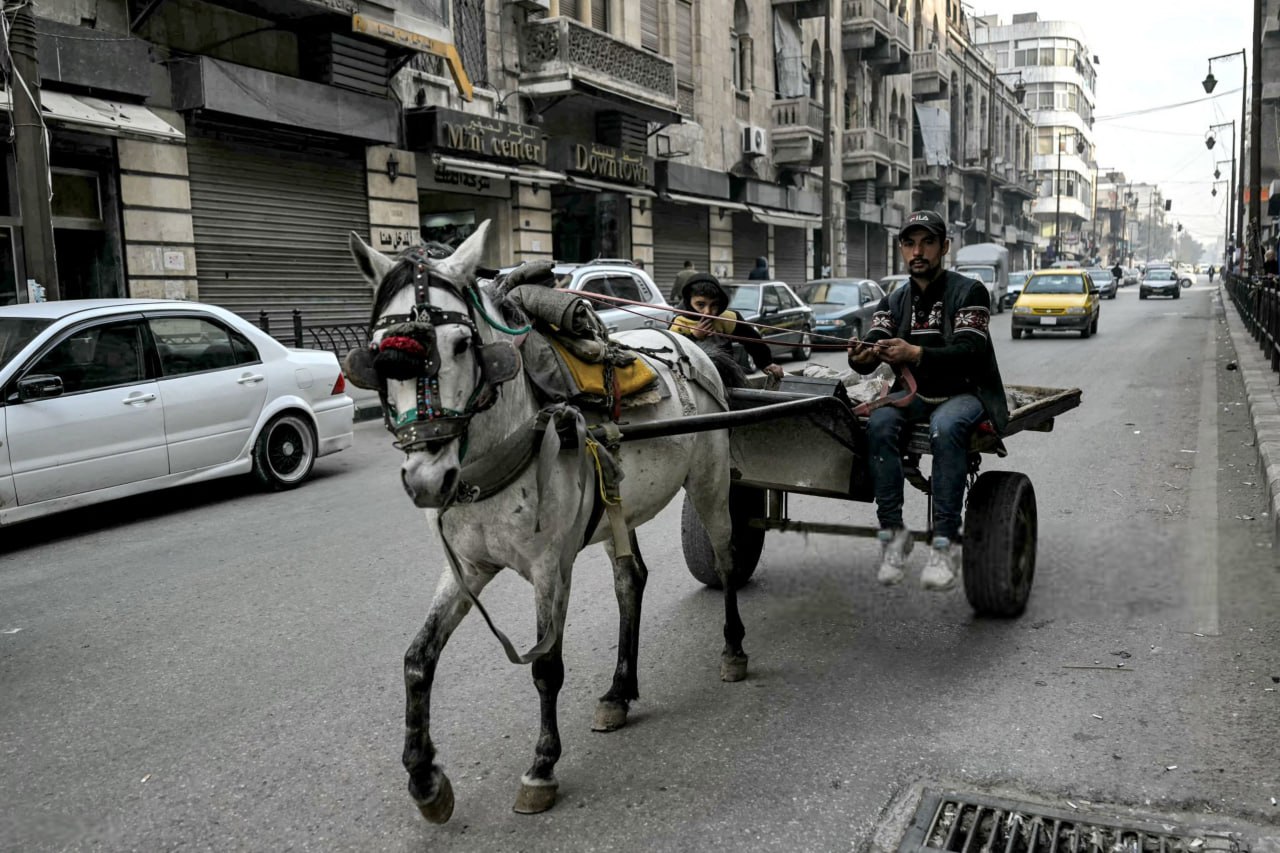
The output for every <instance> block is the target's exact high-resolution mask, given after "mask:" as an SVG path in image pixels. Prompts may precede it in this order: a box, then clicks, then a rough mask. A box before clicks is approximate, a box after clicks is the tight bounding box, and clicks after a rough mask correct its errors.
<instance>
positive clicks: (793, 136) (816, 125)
mask: <svg viewBox="0 0 1280 853" xmlns="http://www.w3.org/2000/svg"><path fill="white" fill-rule="evenodd" d="M772 136H773V161H774V162H775V163H777V164H778V165H789V166H793V165H804V166H808V165H812V164H813V163H815V162H817V161H818V160H820V159H821V157H822V104H821V103H820V102H818V101H815V100H814V99H813V98H808V97H804V98H784V99H782V100H778V101H774V102H773V134H772Z"/></svg>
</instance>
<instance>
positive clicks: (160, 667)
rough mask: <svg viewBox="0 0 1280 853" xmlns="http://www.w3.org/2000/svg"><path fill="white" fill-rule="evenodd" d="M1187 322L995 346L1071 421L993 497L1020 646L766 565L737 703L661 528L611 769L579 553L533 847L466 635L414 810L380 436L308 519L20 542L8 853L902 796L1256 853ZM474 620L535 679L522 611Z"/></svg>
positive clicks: (857, 823) (12, 647)
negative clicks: (1015, 809)
mask: <svg viewBox="0 0 1280 853" xmlns="http://www.w3.org/2000/svg"><path fill="white" fill-rule="evenodd" d="M1202 282H1203V279H1202ZM1182 297H1183V298H1182V299H1180V300H1178V301H1164V300H1150V301H1139V300H1138V298H1137V293H1136V288H1133V287H1129V288H1125V289H1124V290H1122V291H1121V293H1120V295H1119V298H1118V299H1115V300H1110V301H1107V302H1105V303H1104V304H1103V312H1102V318H1101V324H1100V334H1099V335H1098V336H1097V337H1094V338H1091V339H1089V340H1081V339H1079V338H1078V337H1076V336H1070V337H1066V336H1044V335H1037V336H1035V337H1034V338H1032V339H1024V340H1021V341H1012V340H1011V339H1010V335H1009V329H1008V323H1009V315H1008V313H1005V314H1003V315H999V316H997V317H996V318H995V320H994V338H995V340H996V342H997V348H998V352H999V356H1000V362H1001V367H1002V369H1003V372H1004V376H1005V379H1006V381H1007V382H1010V383H1021V384H1034V385H1043V386H1051V387H1070V386H1076V387H1080V388H1081V389H1083V392H1084V396H1083V404H1082V406H1081V407H1080V408H1079V409H1077V410H1075V411H1072V412H1070V413H1069V414H1068V415H1066V416H1064V417H1062V418H1060V419H1059V421H1058V424H1057V428H1056V429H1055V431H1054V432H1053V433H1051V434H1035V433H1032V434H1023V435H1018V436H1015V437H1012V438H1011V439H1010V440H1009V449H1010V451H1011V452H1010V455H1009V456H1008V458H1006V459H1003V460H998V459H992V458H988V460H987V462H986V464H985V467H987V468H1005V469H1010V470H1019V471H1023V472H1025V473H1026V474H1028V475H1029V476H1030V477H1031V479H1032V481H1033V483H1034V484H1035V489H1036V493H1037V498H1038V506H1039V518H1040V535H1039V559H1038V564H1037V575H1036V583H1035V588H1034V591H1033V594H1032V598H1031V603H1030V606H1029V608H1028V610H1027V612H1026V614H1025V615H1024V616H1023V617H1022V618H1020V619H1017V620H1013V621H988V620H977V619H975V618H974V617H973V615H972V614H971V611H970V609H969V607H968V605H967V603H966V601H965V599H964V596H963V593H961V592H958V591H957V592H952V593H946V594H930V593H926V592H924V591H922V590H920V589H919V587H918V586H917V585H916V583H915V580H916V576H917V574H918V571H919V569H920V568H921V567H922V566H923V562H924V555H923V554H922V553H920V552H917V553H916V554H915V555H913V557H912V570H911V573H910V575H909V578H908V582H907V583H905V584H904V585H902V586H901V587H897V588H893V589H885V588H882V587H880V586H878V585H877V584H876V583H875V580H874V575H875V564H876V559H877V547H876V545H875V543H874V542H873V541H868V540H848V539H840V538H834V537H829V536H817V535H815V536H808V537H806V536H802V535H799V534H770V536H769V538H768V540H767V542H766V545H765V551H764V555H763V557H762V559H761V564H760V568H759V569H758V571H757V573H756V576H755V579H754V581H753V582H752V583H751V584H750V585H749V587H748V588H747V589H746V590H744V591H743V594H742V596H741V608H742V614H743V619H744V621H745V623H746V626H747V638H746V648H747V650H748V651H749V652H750V654H751V673H750V677H749V679H748V680H747V681H745V682H743V683H740V684H724V683H721V682H720V681H719V679H718V663H719V660H718V656H719V648H720V643H721V641H720V631H721V616H722V609H721V600H720V597H719V595H718V594H716V593H712V592H709V591H707V590H704V589H703V588H701V587H700V586H699V585H698V584H697V583H696V582H695V581H694V580H693V579H692V578H691V577H690V576H689V574H688V573H687V571H686V570H685V568H684V566H683V558H682V556H681V553H680V545H679V506H678V505H673V506H672V507H670V508H669V509H668V510H667V511H666V512H665V513H663V514H662V515H661V516H659V517H658V518H657V519H655V520H654V521H653V522H652V523H651V524H650V525H648V526H647V527H646V528H643V529H642V530H641V534H640V541H641V544H642V546H643V549H644V553H645V557H646V561H647V563H648V564H649V567H650V570H651V576H650V582H649V586H648V589H647V595H646V600H645V605H644V623H643V632H642V646H641V662H640V685H641V693H642V695H643V701H642V702H641V703H640V704H639V705H638V707H637V709H636V710H635V712H634V713H633V715H632V717H631V724H630V725H629V726H628V727H627V728H626V729H624V730H622V731H620V732H617V733H613V734H608V735H601V734H595V733H592V732H591V731H590V730H589V726H590V721H591V715H592V712H593V710H594V704H595V697H596V696H597V695H599V694H600V693H602V692H603V691H604V690H605V689H606V688H607V686H608V683H609V678H610V676H611V673H612V669H613V664H614V651H613V649H614V642H615V637H616V620H617V611H616V606H615V604H614V600H613V593H612V583H611V579H610V575H609V571H608V567H607V564H606V562H605V559H604V555H603V551H602V550H601V549H599V548H592V549H591V550H589V551H588V552H586V553H584V554H583V555H582V556H581V557H580V559H579V560H578V562H577V565H576V572H575V578H574V589H573V601H572V604H571V610H570V618H569V625H568V629H567V651H566V659H567V666H568V674H567V681H566V685H565V688H564V690H563V692H562V693H561V702H560V709H561V715H560V724H561V731H562V734H563V737H564V749H565V752H564V756H563V758H562V760H561V761H560V764H559V766H558V776H559V779H560V799H559V802H558V804H557V805H556V807H555V808H554V809H552V810H551V811H550V812H547V813H545V814H543V815H539V816H534V817H524V816H520V815H516V814H514V813H513V812H512V811H511V805H512V802H513V800H514V797H515V792H516V788H517V785H518V780H519V776H520V774H521V773H522V772H523V771H524V770H525V769H526V768H527V766H528V765H529V763H530V761H531V759H532V749H533V743H534V740H535V738H536V736H537V720H538V711H537V694H536V692H535V690H534V688H533V685H532V683H531V681H530V678H529V674H528V672H527V671H526V670H525V669H522V668H517V667H513V666H511V665H509V664H508V663H507V662H506V660H505V658H504V657H503V655H502V653H501V650H500V648H499V646H498V644H497V643H496V641H495V640H494V639H493V638H492V636H490V635H489V633H488V632H487V630H486V629H485V627H484V624H483V622H482V621H481V620H480V619H478V618H476V617H475V616H472V617H471V618H469V619H468V620H466V621H465V622H464V623H463V625H462V627H461V628H460V629H459V631H458V632H457V633H456V634H455V635H454V637H453V639H452V641H451V642H450V644H449V646H448V648H447V649H446V651H445V654H444V658H443V660H442V662H441V665H440V668H439V671H438V673H437V677H436V689H435V692H434V695H433V707H432V730H433V735H434V737H435V740H436V743H437V745H438V747H439V748H440V750H441V756H440V757H441V760H442V762H443V763H444V764H445V766H446V769H447V770H448V772H449V773H450V776H451V778H452V780H453V785H454V789H455V792H456V795H457V808H456V811H455V814H454V818H453V820H452V822H450V823H449V824H447V825H445V826H429V825H427V824H425V823H424V822H423V821H422V819H421V818H420V817H419V816H418V814H417V811H416V809H414V808H413V806H412V804H411V802H410V800H409V798H408V796H407V794H406V793H405V790H404V786H405V775H404V771H403V769H402V768H401V766H400V750H401V736H402V725H403V723H402V720H403V709H402V703H403V687H402V681H401V677H402V673H401V663H402V655H403V651H404V649H405V647H406V646H407V645H408V642H409V639H410V637H411V636H412V635H413V633H414V632H415V631H416V629H417V628H418V626H419V625H420V623H421V621H422V619H423V616H424V613H425V610H426V606H427V603H428V601H429V598H430V595H431V592H432V589H433V587H434V582H435V579H436V577H437V575H438V573H439V571H440V570H441V566H442V557H441V552H440V549H439V547H438V545H437V544H436V543H435V542H434V541H433V537H432V534H431V532H430V529H429V527H428V525H427V524H426V523H425V521H424V519H423V516H422V514H421V513H420V512H419V511H418V510H415V509H414V508H413V506H412V505H411V504H410V502H409V501H408V499H407V498H406V497H405V496H404V494H403V492H402V491H401V489H400V486H399V482H398V454H397V453H396V451H394V450H393V449H392V448H391V446H390V442H389V437H388V436H387V435H386V434H385V433H384V432H383V431H382V429H381V427H380V425H379V424H377V423H369V424H362V425H360V426H358V428H357V437H356V446H355V447H354V448H353V449H352V450H350V451H347V452H344V453H341V454H339V455H338V456H335V457H331V458H329V459H326V460H322V461H321V462H320V463H319V465H318V466H317V476H316V478H315V480H314V481H313V482H311V483H309V484H307V485H306V486H305V487H303V488H302V489H300V490H298V491H296V492H292V493H285V494H260V493H257V492H255V491H253V490H252V488H251V487H250V486H248V485H247V484H245V483H241V482H230V483H221V484H215V485H209V486H204V487H200V488H196V489H184V490H179V491H175V492H170V493H167V494H164V495H161V496H154V497H148V498H144V499H135V500H128V501H122V502H119V503H116V504H112V505H110V506H107V507H98V508H92V509H88V510H84V511H78V512H74V513H69V514H66V515H63V516H60V517H57V518H53V519H49V520H46V521H42V522H36V523H31V524H27V525H24V526H20V527H17V528H12V529H6V530H5V532H4V534H3V537H2V541H0V755H2V756H3V760H2V761H0V790H3V792H4V807H3V808H2V809H0V849H4V850H23V851H26V850H62V849H73V850H76V849H103V850H172V849H179V848H180V849H184V850H218V851H225V850H324V851H328V850H358V851H367V850H393V851H416V850H424V851H425V850H430V851H445V850H786V851H794V850H842V849H854V848H857V849H866V848H867V847H868V846H872V847H875V848H892V847H893V846H894V845H896V841H897V833H898V831H899V830H900V829H901V823H902V819H903V812H902V807H903V806H907V807H909V806H911V805H913V804H914V796H915V793H916V792H917V791H918V789H919V788H920V787H921V786H951V787H956V788H959V789H961V790H972V791H996V792H999V793H1002V794H1004V795H1007V796H1013V797H1017V798H1030V799H1034V800H1037V801H1041V802H1044V803H1049V804H1056V805H1057V806H1059V807H1063V804H1064V803H1066V802H1067V801H1070V802H1071V803H1074V804H1075V805H1077V806H1080V807H1081V808H1083V809H1085V810H1088V809H1091V808H1099V809H1104V810H1109V809H1111V808H1112V807H1131V808H1134V809H1136V810H1138V811H1139V812H1142V813H1148V814H1154V815H1180V814H1181V815H1184V816H1185V815H1188V814H1189V815H1192V816H1193V817H1192V819H1194V820H1195V821H1197V822H1200V823H1205V824H1208V825H1210V826H1224V827H1225V826H1232V827H1239V828H1241V829H1242V831H1244V832H1245V833H1246V840H1247V841H1248V843H1250V844H1251V845H1252V846H1253V847H1254V849H1255V850H1257V849H1266V848H1268V847H1270V848H1271V849H1277V848H1280V844H1277V842H1276V836H1280V830H1277V828H1276V827H1277V816H1278V815H1280V809H1277V807H1276V806H1275V804H1274V802H1273V801H1272V798H1273V797H1280V761H1278V760H1277V759H1278V758H1280V750H1278V749H1277V745H1276V737H1277V728H1276V723H1275V721H1276V719H1277V702H1278V701H1280V694H1277V692H1275V690H1276V689H1277V688H1280V684H1277V683H1276V681H1277V679H1280V642H1278V641H1280V629H1277V627H1276V618H1275V617H1276V613H1277V605H1278V604H1280V572H1277V559H1276V555H1275V554H1274V553H1273V551H1272V550H1271V547H1270V544H1269V542H1268V531H1269V529H1270V519H1268V518H1265V517H1264V513H1265V511H1266V507H1265V505H1264V489H1263V484H1262V483H1261V482H1260V480H1261V476H1260V472H1259V471H1258V470H1257V466H1256V461H1257V459H1256V454H1255V452H1254V450H1253V447H1252V442H1253V433H1252V428H1251V426H1250V423H1249V420H1248V416H1247V408H1246V406H1245V405H1244V401H1245V398H1244V395H1243V388H1242V385H1241V382H1240V380H1239V375H1238V373H1234V372H1230V371H1227V370H1225V369H1223V367H1224V365H1225V363H1226V362H1227V361H1228V360H1230V359H1231V358H1232V357H1233V356H1232V353H1231V350H1230V347H1229V344H1227V343H1226V329H1225V326H1224V325H1223V323H1222V321H1221V318H1220V312H1221V307H1220V303H1218V302H1217V301H1216V300H1215V298H1214V295H1213V291H1212V290H1211V289H1210V288H1209V287H1207V286H1205V285H1203V284H1201V285H1198V286H1197V287H1195V288H1193V289H1191V290H1189V291H1184V292H1183V294H1182ZM825 358H826V360H828V361H838V360H839V357H838V356H825ZM923 512H924V504H923V501H922V500H918V499H914V498H913V499H912V500H911V501H910V503H909V504H908V519H909V521H910V520H911V519H913V518H914V519H916V520H920V519H921V518H922V517H923ZM791 514H792V516H793V517H794V518H800V519H805V520H811V521H831V522H850V521H852V522H854V523H865V524H870V523H873V521H874V513H873V509H872V507H871V506H869V505H865V504H843V503H839V502H835V501H825V500H819V499H807V498H801V499H794V500H793V501H792V502H791ZM485 600H486V603H487V605H488V606H489V607H490V608H491V612H492V613H493V615H494V617H495V619H496V620H498V622H499V623H500V624H501V625H502V626H503V627H504V628H506V629H507V630H508V632H509V633H511V634H512V636H513V639H514V640H515V641H516V643H517V645H521V646H528V645H529V644H531V643H532V640H533V614H532V606H531V595H530V592H529V590H528V588H527V587H526V586H525V585H524V584H523V582H522V581H520V580H519V579H517V578H515V577H514V576H513V575H512V576H509V577H503V578H501V579H499V580H498V581H497V582H495V583H494V584H493V585H491V586H490V587H489V588H488V589H487V590H486V593H485ZM1121 663H1123V664H1124V666H1123V667H1120V666H1119V664H1121ZM1081 666H1083V667H1097V668H1086V669H1077V668H1073V667H1081ZM1104 804H1106V805H1104ZM1268 838H1269V839H1270V840H1267V839H1268Z"/></svg>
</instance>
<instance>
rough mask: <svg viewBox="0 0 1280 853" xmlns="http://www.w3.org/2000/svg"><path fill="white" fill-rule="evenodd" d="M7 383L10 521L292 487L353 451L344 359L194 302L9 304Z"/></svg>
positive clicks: (1, 410) (4, 337)
mask: <svg viewBox="0 0 1280 853" xmlns="http://www.w3.org/2000/svg"><path fill="white" fill-rule="evenodd" d="M0 388H2V389H3V391H2V393H3V395H4V396H3V400H2V401H0V437H3V439H4V446H3V447H2V448H0V525H2V524H11V523H14V522H18V521H25V520H27V519H31V518H36V517H39V516H42V515H48V514H50V513H54V512H59V511H61V510H65V509H71V508H73V507H78V506H85V505H88V504H94V503H99V502H101V501H107V500H112V499H114V498H120V497H125V496H128V495H135V494H138V493H140V492H148V491H153V490H155V489H163V488H167V487H169V486H177V485H181V484H185V483H196V482H200V481H202V480H211V479H214V478H215V477H228V476H233V475H237V474H246V473H249V472H253V474H254V475H255V476H256V477H257V479H258V480H259V481H260V482H261V483H262V485H264V486H265V487H267V488H270V489H288V488H293V487H294V486H297V485H299V484H300V483H302V481H304V480H305V479H306V478H307V477H308V475H309V474H310V473H311V468H312V466H313V465H314V464H315V460H316V458H317V457H320V456H324V455H326V454H329V453H336V452H337V451H339V450H342V449H343V448H345V447H350V446H351V442H352V415H353V411H354V407H353V404H352V401H351V398H350V397H348V396H347V394H346V391H345V388H346V386H345V381H344V379H343V377H342V372H341V369H340V368H339V367H338V360H337V358H336V357H335V356H334V355H333V354H332V353H327V352H320V351H316V350H297V349H287V348H286V347H284V346H283V345H281V344H280V343H279V342H277V341H276V340H275V339H274V338H272V337H271V336H270V335H268V334H266V333H265V332H263V331H261V330H260V329H258V328H257V327H255V326H253V325H252V324H250V323H248V322H246V321H245V320H243V319H242V318H240V317H239V316H237V315H235V314H232V313H231V312H230V311H225V310H223V309H221V308H218V307H215V306H212V305H202V304H200V303H195V302H164V301H152V300H144V299H96V300H70V301H65V302H42V303H36V304H28V305H10V306H6V307H3V308H0Z"/></svg>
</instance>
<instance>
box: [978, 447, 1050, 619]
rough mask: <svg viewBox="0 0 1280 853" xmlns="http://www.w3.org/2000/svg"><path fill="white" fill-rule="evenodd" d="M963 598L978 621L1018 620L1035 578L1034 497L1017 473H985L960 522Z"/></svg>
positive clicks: (1034, 494) (1026, 479)
mask: <svg viewBox="0 0 1280 853" xmlns="http://www.w3.org/2000/svg"><path fill="white" fill-rule="evenodd" d="M963 554H964V593H965V596H966V597H967V598H968V599H969V604H970V606H972V607H973V610H974V612H975V613H977V614H978V615H979V616H997V617H1012V616H1021V615H1022V611H1023V610H1025V609H1026V607H1027V598H1028V597H1029V596H1030V595H1031V581H1032V580H1033V579H1034V578H1035V573H1036V493H1035V489H1033V488H1032V487H1031V480H1030V479H1028V478H1027V476H1026V475H1025V474H1019V473H1017V472H1016V471H987V472H986V473H984V474H982V475H981V476H979V477H978V481H977V482H976V483H974V484H973V488H972V489H970V490H969V503H968V509H967V510H966V511H965V516H964V548H963Z"/></svg>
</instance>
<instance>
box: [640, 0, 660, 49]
mask: <svg viewBox="0 0 1280 853" xmlns="http://www.w3.org/2000/svg"><path fill="white" fill-rule="evenodd" d="M640 46H641V47H643V48H644V49H645V50H652V51H654V52H657V51H658V50H659V49H660V47H659V39H658V0H640Z"/></svg>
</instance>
